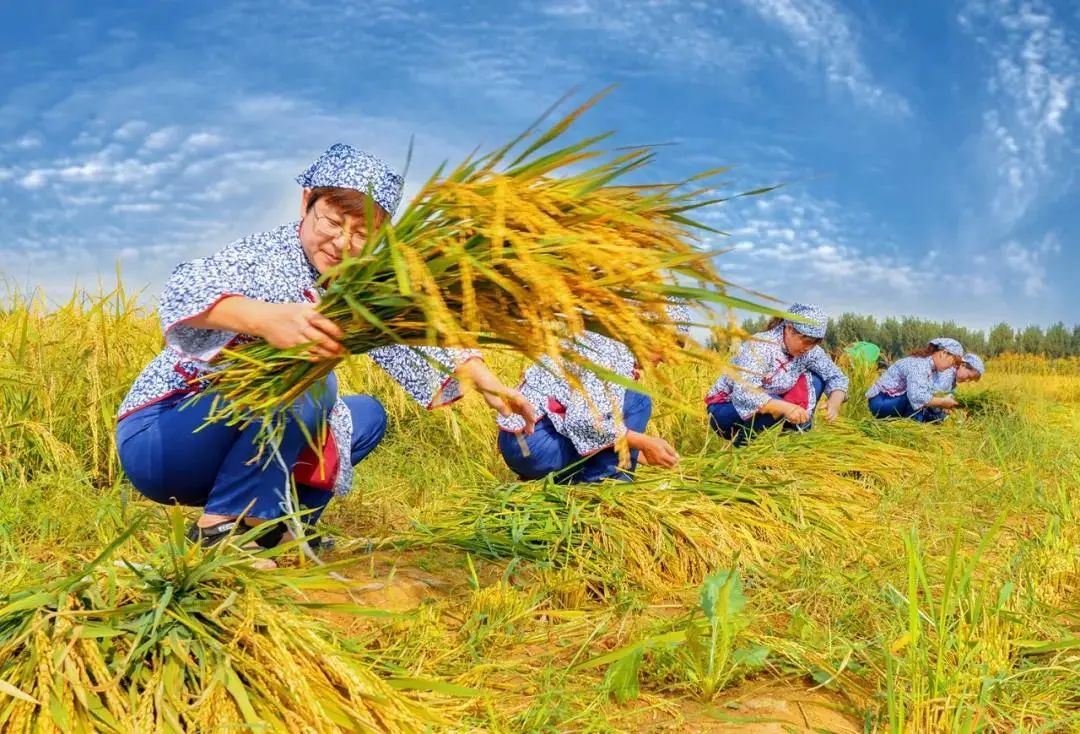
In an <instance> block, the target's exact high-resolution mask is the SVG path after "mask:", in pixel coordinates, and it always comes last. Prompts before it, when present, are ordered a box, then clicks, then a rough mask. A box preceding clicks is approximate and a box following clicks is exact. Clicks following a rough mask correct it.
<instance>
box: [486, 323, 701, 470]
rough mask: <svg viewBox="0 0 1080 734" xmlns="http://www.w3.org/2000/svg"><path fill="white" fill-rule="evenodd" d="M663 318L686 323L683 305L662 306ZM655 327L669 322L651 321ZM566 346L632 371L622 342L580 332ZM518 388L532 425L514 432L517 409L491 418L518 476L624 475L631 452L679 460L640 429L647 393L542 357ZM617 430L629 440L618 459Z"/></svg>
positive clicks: (519, 424)
mask: <svg viewBox="0 0 1080 734" xmlns="http://www.w3.org/2000/svg"><path fill="white" fill-rule="evenodd" d="M668 319H669V320H670V321H671V324H672V325H673V326H674V328H676V329H678V331H680V332H681V333H686V332H688V331H689V326H688V324H689V323H690V312H689V310H688V309H687V308H686V307H685V306H682V305H672V306H669V307H668ZM656 328H672V327H671V326H668V325H661V324H657V325H656ZM573 350H574V351H575V352H577V354H578V355H580V356H581V358H582V359H583V360H585V361H587V362H592V363H593V364H596V365H599V366H600V367H603V368H604V369H606V370H609V371H611V372H613V373H615V374H617V375H620V376H621V377H624V378H626V379H633V380H637V379H639V376H640V369H639V365H638V364H637V362H636V360H635V359H634V355H633V354H632V353H631V352H630V350H629V349H628V348H627V347H626V346H625V345H624V344H623V343H622V342H619V341H616V340H615V339H611V338H609V337H606V336H602V335H600V334H595V333H592V332H586V333H585V334H583V335H582V336H580V337H578V338H577V340H576V341H575V342H574V345H573ZM571 378H572V379H573V380H575V381H576V382H577V383H578V384H577V385H575V384H573V383H572V382H571ZM519 389H520V391H521V393H522V394H523V395H524V396H525V398H526V399H527V400H528V401H529V402H530V403H531V404H532V407H533V410H534V412H535V414H536V416H537V422H536V430H535V431H534V432H533V433H532V435H525V436H522V431H523V429H524V428H525V425H524V422H523V421H522V419H521V417H520V416H519V415H514V414H509V415H503V416H501V417H500V418H499V419H498V423H499V429H500V430H499V438H498V445H499V452H500V453H501V454H502V457H503V460H504V461H506V465H507V466H509V467H510V469H512V470H513V471H514V472H515V473H516V474H517V475H518V476H519V477H521V478H522V479H539V478H541V477H545V476H547V475H549V474H551V475H553V479H554V480H555V481H556V482H559V483H565V484H571V483H577V482H599V481H602V480H604V479H618V480H629V479H630V478H631V475H632V473H633V472H634V471H635V470H636V468H637V464H638V461H639V458H641V459H643V463H646V464H652V465H654V466H662V467H665V468H672V467H674V466H675V465H676V464H677V463H678V462H679V454H678V453H677V452H676V451H675V449H674V448H672V446H671V444H669V443H668V442H667V441H665V440H664V439H662V438H660V437H659V436H653V435H650V434H648V433H646V432H645V429H646V427H647V426H648V423H649V418H650V417H651V415H652V400H651V399H650V398H649V396H648V395H645V394H643V393H640V392H637V391H635V390H628V389H626V388H625V387H623V386H622V385H618V384H616V383H614V382H609V381H607V380H603V379H601V378H600V377H597V376H596V375H595V374H593V373H592V372H591V371H588V370H586V369H583V368H582V367H580V366H578V365H574V364H569V363H564V364H561V365H560V364H557V363H556V362H555V361H553V360H552V359H551V358H550V357H542V358H541V359H540V360H539V361H538V362H537V363H536V364H533V365H531V366H530V367H529V368H528V369H527V370H525V376H524V378H523V380H522V383H521V386H520V387H519ZM623 437H625V439H626V443H627V446H628V447H629V463H628V464H627V465H625V466H623V465H621V464H620V457H619V452H618V450H617V448H616V444H617V443H618V442H619V439H621V438H623Z"/></svg>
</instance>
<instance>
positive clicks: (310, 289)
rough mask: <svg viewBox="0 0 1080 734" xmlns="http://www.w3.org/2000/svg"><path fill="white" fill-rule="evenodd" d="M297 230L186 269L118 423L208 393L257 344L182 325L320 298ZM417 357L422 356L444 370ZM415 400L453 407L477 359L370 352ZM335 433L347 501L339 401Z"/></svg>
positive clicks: (340, 484) (178, 272)
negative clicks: (226, 367)
mask: <svg viewBox="0 0 1080 734" xmlns="http://www.w3.org/2000/svg"><path fill="white" fill-rule="evenodd" d="M298 227H299V223H297V222H294V223H292V224H286V225H282V226H280V227H278V228H276V229H273V230H270V231H269V232H261V233H259V234H253V235H249V236H247V237H244V238H243V239H240V240H237V241H236V242H234V243H233V244H231V245H229V246H228V247H226V248H225V249H223V250H221V251H219V252H217V253H215V254H214V255H210V256H209V257H203V258H198V259H195V260H191V261H189V262H185V263H181V264H180V265H178V266H177V267H176V269H175V270H173V273H172V276H171V277H170V278H169V280H168V282H167V283H166V285H165V290H164V291H163V292H162V295H161V300H160V304H159V306H158V315H159V316H160V318H161V327H162V330H163V331H164V333H165V348H164V349H163V350H162V351H161V352H160V353H159V354H158V355H157V356H156V357H155V358H154V359H153V360H151V362H150V363H149V364H148V365H147V366H146V367H145V368H144V369H143V371H142V372H141V373H140V374H139V376H138V377H137V378H136V379H135V383H134V384H133V385H132V386H131V390H130V391H129V392H128V394H127V397H125V398H124V400H123V402H122V403H121V404H120V410H119V413H118V416H119V419H120V420H122V419H123V418H124V417H125V416H127V415H129V414H131V413H133V412H134V411H136V410H139V409H140V408H145V407H146V406H148V405H151V404H152V403H156V402H158V401H160V400H163V399H165V398H167V397H169V396H172V395H179V394H186V393H195V392H198V391H199V390H201V389H202V387H203V385H202V384H201V383H200V382H199V381H198V378H199V376H201V375H205V374H206V373H208V372H209V371H211V370H213V369H217V367H216V366H211V365H210V364H209V362H210V360H212V359H213V358H214V357H215V356H216V355H217V354H218V353H219V352H220V351H221V350H222V349H224V348H225V347H227V346H230V345H233V344H237V343H241V342H244V341H250V340H251V339H252V337H250V336H247V335H243V334H235V333H232V332H227V331H221V330H217V329H199V328H195V327H193V326H189V325H187V324H186V323H184V322H185V321H186V320H188V319H191V318H193V317H195V316H198V315H199V314H202V313H205V312H207V311H209V310H210V309H211V308H212V307H213V306H214V305H216V304H217V303H218V302H219V301H220V300H222V299H223V298H226V297H228V296H234V295H237V296H246V297H248V298H254V299H258V300H260V301H266V302H268V303H303V302H305V301H308V302H310V301H313V300H315V299H316V298H317V297H318V295H319V293H320V292H321V290H320V288H319V286H318V284H317V281H318V278H319V272H318V271H317V270H316V269H315V268H314V267H313V266H312V265H311V263H310V262H309V261H308V259H307V256H306V255H305V254H304V249H303V247H302V245H301V244H300V237H299V234H298V232H299V230H298ZM418 352H423V353H424V354H426V355H427V356H428V357H430V358H431V359H432V360H434V361H435V362H436V363H437V364H438V365H440V366H441V369H440V368H439V367H436V366H434V365H433V364H432V363H431V362H429V361H428V360H427V359H425V358H424V357H422V356H420V354H419V353H418ZM369 354H370V355H371V358H372V359H373V360H374V361H375V363H376V364H378V365H379V366H380V367H382V368H383V369H384V370H386V372H387V373H389V374H390V376H391V377H392V378H393V379H394V380H395V381H396V382H397V383H398V384H399V385H401V386H402V387H403V388H404V389H405V391H406V392H408V393H409V395H410V396H412V398H413V399H414V400H416V401H417V402H418V403H420V404H421V405H425V406H427V407H428V408H434V407H438V406H441V405H446V404H448V403H450V402H453V401H454V400H456V399H457V398H458V397H460V396H461V385H460V383H459V382H458V381H457V380H455V379H453V377H450V373H451V372H453V370H454V369H456V367H458V366H459V365H460V364H462V363H463V362H464V361H466V360H468V359H471V358H473V357H477V356H479V352H475V351H471V350H458V349H440V348H436V347H416V348H410V347H404V346H400V345H388V346H385V347H379V348H377V349H373V350H372V351H371V352H369ZM329 422H330V428H331V430H332V431H333V433H334V439H335V440H336V441H337V444H338V446H339V447H343V448H342V450H340V451H339V455H340V457H341V462H340V465H339V467H338V472H337V476H336V478H335V483H334V490H335V492H337V493H338V494H344V493H346V492H348V491H349V489H350V488H351V487H352V471H353V468H352V463H351V461H350V460H349V459H350V454H349V451H348V447H349V446H350V445H352V415H351V414H350V413H349V409H348V408H347V407H346V405H345V403H344V402H342V401H341V400H338V402H337V403H336V404H335V405H334V407H333V409H332V410H331V412H330V421H329Z"/></svg>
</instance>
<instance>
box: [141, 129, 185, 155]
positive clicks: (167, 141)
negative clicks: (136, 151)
mask: <svg viewBox="0 0 1080 734" xmlns="http://www.w3.org/2000/svg"><path fill="white" fill-rule="evenodd" d="M178 134H179V129H178V128H177V127H175V126H170V127H164V128H161V129H160V130H155V131H154V132H152V133H150V134H149V135H147V136H146V140H145V141H144V142H143V147H145V148H146V149H147V150H161V149H162V148H165V147H168V146H169V145H171V144H172V143H173V141H175V140H176V138H177V136H178Z"/></svg>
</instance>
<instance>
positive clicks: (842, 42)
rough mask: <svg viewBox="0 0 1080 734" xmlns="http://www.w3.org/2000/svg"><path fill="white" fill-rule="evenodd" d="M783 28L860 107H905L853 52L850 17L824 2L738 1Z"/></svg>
mask: <svg viewBox="0 0 1080 734" xmlns="http://www.w3.org/2000/svg"><path fill="white" fill-rule="evenodd" d="M743 2H744V4H745V5H747V6H748V7H749V8H751V9H753V10H754V11H756V12H757V13H759V14H760V15H761V16H762V17H763V18H765V19H766V20H767V21H769V22H771V23H773V24H775V25H776V26H778V27H779V28H780V29H781V30H783V31H784V32H785V33H786V34H787V35H788V36H789V37H790V38H791V40H792V42H793V43H794V44H795V45H796V46H797V47H798V49H799V51H800V52H801V53H802V56H803V57H804V60H805V61H809V62H810V63H812V64H814V65H816V66H819V67H820V68H821V71H822V73H823V74H824V76H825V79H826V81H827V82H828V83H829V84H830V85H832V86H834V87H837V88H839V89H842V90H844V91H845V92H847V93H849V94H850V95H851V97H852V99H853V100H854V101H855V102H856V103H858V104H861V105H864V106H866V107H870V108H873V109H878V110H881V111H883V112H888V113H895V114H900V115H907V114H910V112H911V110H910V107H909V105H908V102H907V100H906V99H904V97H902V96H901V95H900V94H897V93H896V92H893V91H890V90H888V89H886V88H885V87H883V86H881V85H880V84H878V83H877V82H875V81H874V78H873V75H872V74H871V73H870V70H869V69H868V68H867V66H866V62H865V61H864V60H863V58H862V54H861V52H860V50H859V43H858V34H857V32H856V30H855V22H854V19H853V18H852V17H851V16H849V15H847V14H846V13H844V12H843V11H842V10H840V9H839V8H838V7H837V6H836V5H834V4H833V3H832V2H830V0H743Z"/></svg>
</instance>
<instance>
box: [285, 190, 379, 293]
mask: <svg viewBox="0 0 1080 734" xmlns="http://www.w3.org/2000/svg"><path fill="white" fill-rule="evenodd" d="M307 200H308V198H307V193H306V192H305V194H304V196H303V199H302V200H301V212H302V214H303V219H301V220H300V244H301V245H302V246H303V248H304V254H305V255H307V258H308V261H309V262H310V263H311V264H312V265H314V266H315V269H316V270H318V271H319V272H320V273H325V272H326V271H327V270H329V269H330V268H332V267H334V266H335V265H337V264H338V263H340V262H341V260H342V258H343V257H344V253H345V248H346V247H348V250H349V253H350V254H352V255H357V254H359V253H360V251H361V250H362V249H363V247H364V244H365V242H366V240H367V229H366V228H365V227H364V220H363V218H358V217H347V216H346V217H343V216H342V215H341V214H340V213H339V212H338V211H336V210H335V209H334V208H332V207H330V206H329V205H327V204H326V202H324V201H323V200H322V199H320V200H319V201H316V202H315V205H314V206H313V207H311V209H308V208H307ZM346 231H348V233H349V238H348V241H347V242H346V239H345V232H346Z"/></svg>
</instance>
